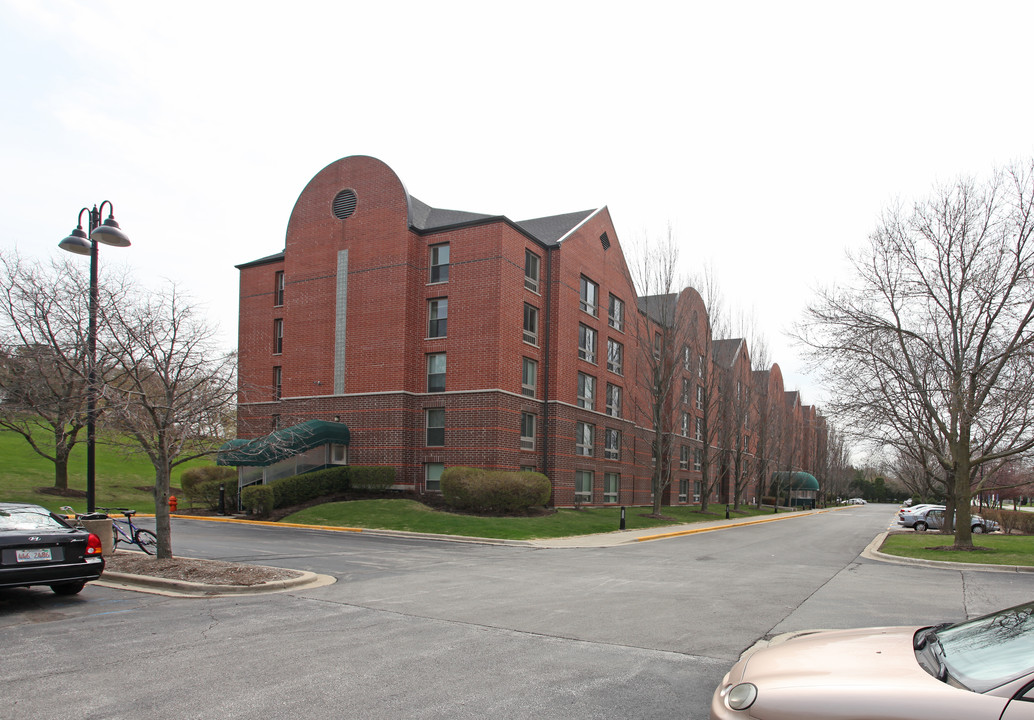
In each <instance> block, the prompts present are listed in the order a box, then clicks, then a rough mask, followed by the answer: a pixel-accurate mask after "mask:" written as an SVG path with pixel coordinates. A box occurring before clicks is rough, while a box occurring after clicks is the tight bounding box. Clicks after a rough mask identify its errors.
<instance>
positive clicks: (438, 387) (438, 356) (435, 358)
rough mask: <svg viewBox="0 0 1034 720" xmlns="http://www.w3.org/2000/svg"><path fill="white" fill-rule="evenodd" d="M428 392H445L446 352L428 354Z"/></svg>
mask: <svg viewBox="0 0 1034 720" xmlns="http://www.w3.org/2000/svg"><path fill="white" fill-rule="evenodd" d="M427 392H429V393H433V392H445V353H431V354H429V355H428V356H427Z"/></svg>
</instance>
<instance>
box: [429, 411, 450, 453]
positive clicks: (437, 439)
mask: <svg viewBox="0 0 1034 720" xmlns="http://www.w3.org/2000/svg"><path fill="white" fill-rule="evenodd" d="M424 419H425V425H426V428H427V446H428V447H443V446H444V445H445V408H428V409H426V410H424Z"/></svg>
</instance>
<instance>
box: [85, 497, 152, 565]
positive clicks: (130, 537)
mask: <svg viewBox="0 0 1034 720" xmlns="http://www.w3.org/2000/svg"><path fill="white" fill-rule="evenodd" d="M97 509H98V510H103V511H104V512H106V513H108V514H109V515H110V514H111V512H112V511H117V512H120V513H122V514H123V515H125V516H126V519H125V520H119V519H118V518H114V517H113V518H111V529H112V533H111V534H112V540H113V541H114V544H113V546H112V547H113V548H114V549H116V550H117V549H118V544H119V542H120V541H121V542H124V543H130V544H134V545H136V546H137V547H139V548H140V549H141V550H143V551H144V552H145V553H147V554H148V555H154V554H155V553H156V552H158V536H157V535H155V534H154V533H153V532H151V531H150V530H147V529H146V528H140V527H137V526H136V525H134V524H133V516H134V515H136V510H130V509H129V508H102V507H99V508H97ZM123 525H125V526H126V527H127V528H128V529H125V528H123V527H122V526H123Z"/></svg>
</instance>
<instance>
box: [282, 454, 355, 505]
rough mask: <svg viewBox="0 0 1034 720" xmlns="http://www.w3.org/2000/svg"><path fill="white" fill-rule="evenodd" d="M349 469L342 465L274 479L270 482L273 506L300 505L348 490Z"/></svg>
mask: <svg viewBox="0 0 1034 720" xmlns="http://www.w3.org/2000/svg"><path fill="white" fill-rule="evenodd" d="M349 470H350V468H349V467H348V466H347V465H342V466H341V467H332V468H325V469H323V470H315V471H313V472H309V473H303V474H302V475H292V476H291V477H285V478H280V479H279V480H274V481H273V482H272V483H270V487H272V488H273V498H274V500H273V507H276V508H282V507H288V506H290V505H301V504H302V503H305V502H308V501H310V500H315V499H316V498H318V497H322V496H323V495H334V494H335V493H343V492H348V489H349Z"/></svg>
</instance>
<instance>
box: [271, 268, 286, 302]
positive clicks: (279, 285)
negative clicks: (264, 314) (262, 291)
mask: <svg viewBox="0 0 1034 720" xmlns="http://www.w3.org/2000/svg"><path fill="white" fill-rule="evenodd" d="M283 304H284V271H283V270H277V272H276V275H274V276H273V305H274V306H275V307H280V306H282V305H283Z"/></svg>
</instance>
